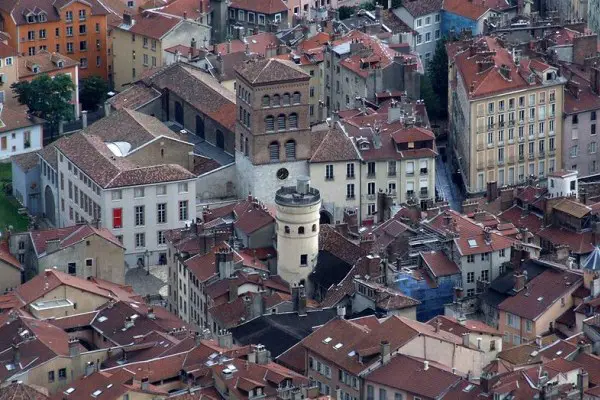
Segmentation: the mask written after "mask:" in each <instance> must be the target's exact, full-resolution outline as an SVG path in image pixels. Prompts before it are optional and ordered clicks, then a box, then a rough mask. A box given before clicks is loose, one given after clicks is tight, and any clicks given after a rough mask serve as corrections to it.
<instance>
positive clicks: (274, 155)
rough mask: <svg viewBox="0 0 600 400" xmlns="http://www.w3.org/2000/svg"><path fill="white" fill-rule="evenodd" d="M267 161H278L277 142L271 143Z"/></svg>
mask: <svg viewBox="0 0 600 400" xmlns="http://www.w3.org/2000/svg"><path fill="white" fill-rule="evenodd" d="M269 159H270V160H271V161H279V142H271V144H270V145H269Z"/></svg>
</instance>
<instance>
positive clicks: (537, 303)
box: [498, 269, 583, 321]
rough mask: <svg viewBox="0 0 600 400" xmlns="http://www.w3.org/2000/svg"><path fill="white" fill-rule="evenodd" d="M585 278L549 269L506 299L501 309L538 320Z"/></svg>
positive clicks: (500, 306)
mask: <svg viewBox="0 0 600 400" xmlns="http://www.w3.org/2000/svg"><path fill="white" fill-rule="evenodd" d="M582 282H583V278H582V277H581V276H580V275H577V274H574V273H572V272H569V271H556V270H554V269H547V270H546V271H544V272H542V273H541V274H540V275H538V276H537V277H535V278H534V279H532V280H530V281H529V282H528V283H527V288H526V289H524V290H522V291H520V292H519V293H517V294H516V295H514V296H511V297H509V298H507V299H506V300H504V301H503V302H502V303H500V305H499V306H498V307H499V309H500V310H502V311H506V312H510V313H511V314H515V315H518V316H520V317H522V318H525V319H528V320H533V321H534V320H537V319H538V318H539V317H540V316H542V315H543V314H544V312H545V311H546V310H547V309H548V308H549V307H550V306H551V305H553V304H554V303H555V302H557V301H559V300H560V299H561V298H563V296H565V294H566V293H567V292H569V291H572V290H574V288H576V287H577V286H579V285H581V283H582Z"/></svg>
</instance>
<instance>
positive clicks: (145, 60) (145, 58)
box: [144, 54, 149, 66]
mask: <svg viewBox="0 0 600 400" xmlns="http://www.w3.org/2000/svg"><path fill="white" fill-rule="evenodd" d="M148 60H149V58H148V54H144V65H145V66H148Z"/></svg>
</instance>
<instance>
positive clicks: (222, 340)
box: [217, 329, 233, 349]
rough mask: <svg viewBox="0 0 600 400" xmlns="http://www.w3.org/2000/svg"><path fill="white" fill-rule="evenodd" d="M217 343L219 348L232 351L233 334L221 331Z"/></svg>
mask: <svg viewBox="0 0 600 400" xmlns="http://www.w3.org/2000/svg"><path fill="white" fill-rule="evenodd" d="M217 343H218V345H219V347H222V348H224V349H230V348H231V347H232V346H233V336H231V332H229V331H228V330H225V329H224V330H221V331H219V335H218V336H217Z"/></svg>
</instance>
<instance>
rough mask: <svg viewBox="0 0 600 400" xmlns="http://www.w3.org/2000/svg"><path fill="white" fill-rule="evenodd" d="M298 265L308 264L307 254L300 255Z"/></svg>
mask: <svg viewBox="0 0 600 400" xmlns="http://www.w3.org/2000/svg"><path fill="white" fill-rule="evenodd" d="M300 265H308V254H301V255H300Z"/></svg>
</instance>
